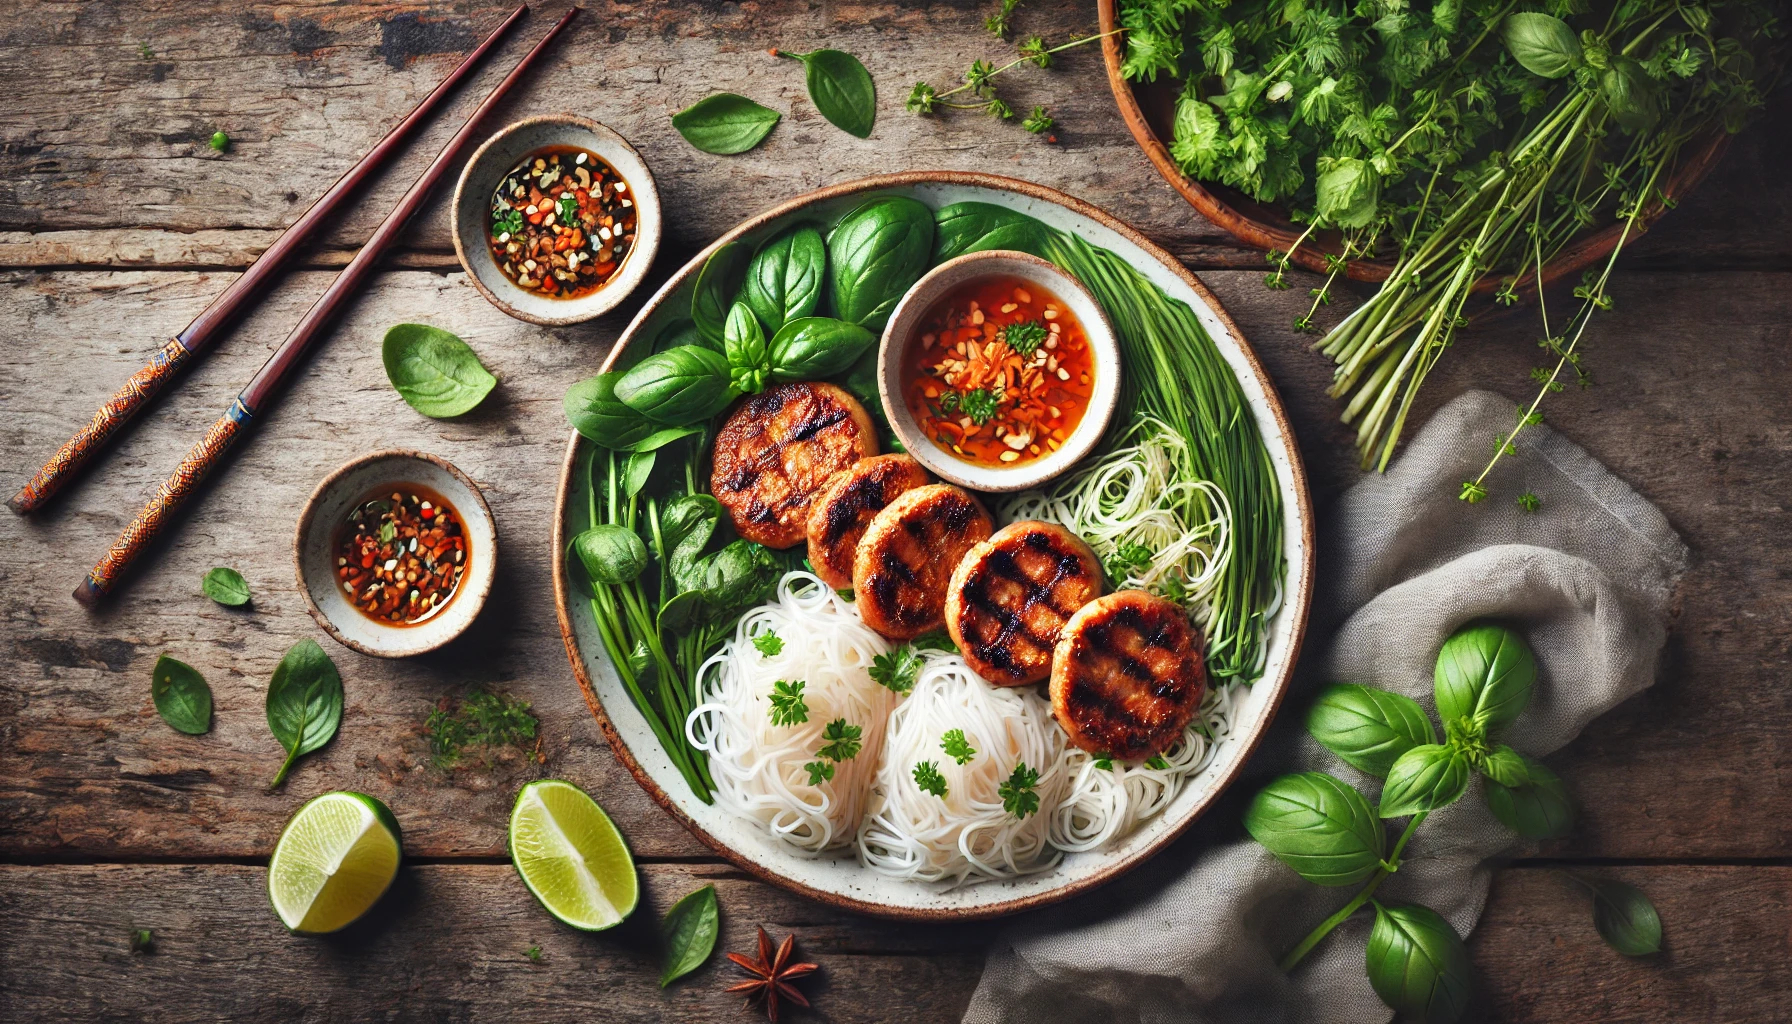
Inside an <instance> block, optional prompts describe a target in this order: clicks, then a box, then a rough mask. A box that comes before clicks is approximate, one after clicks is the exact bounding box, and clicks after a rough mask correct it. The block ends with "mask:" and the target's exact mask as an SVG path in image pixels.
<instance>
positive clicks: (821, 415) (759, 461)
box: [723, 400, 852, 517]
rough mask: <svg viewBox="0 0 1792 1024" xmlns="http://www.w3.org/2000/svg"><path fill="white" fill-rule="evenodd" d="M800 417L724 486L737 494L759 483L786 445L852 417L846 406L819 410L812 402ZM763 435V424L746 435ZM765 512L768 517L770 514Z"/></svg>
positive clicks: (759, 436)
mask: <svg viewBox="0 0 1792 1024" xmlns="http://www.w3.org/2000/svg"><path fill="white" fill-rule="evenodd" d="M776 404H777V409H774V410H773V412H776V411H777V410H778V409H782V408H783V407H784V403H783V401H782V400H779V401H778V402H777V403H776ZM754 415H755V416H756V417H757V416H758V415H759V412H758V410H757V409H755V410H754ZM802 417H803V418H802V419H801V420H798V421H797V423H796V425H795V427H794V429H792V430H791V432H790V434H789V436H787V437H785V438H784V439H783V440H780V441H773V442H772V443H771V444H769V445H767V446H766V447H765V448H764V449H763V450H761V451H760V452H759V454H758V455H755V456H754V457H753V459H752V460H751V461H749V462H747V463H745V464H743V465H742V466H741V467H740V468H739V469H737V470H735V471H734V472H733V473H732V474H730V475H729V477H728V479H727V480H725V481H723V486H725V487H727V488H728V489H729V490H731V491H734V492H736V493H739V492H740V491H744V490H746V489H747V488H749V487H751V486H753V484H754V483H756V482H758V480H759V475H760V474H761V473H763V472H765V471H766V470H767V469H770V468H771V467H773V466H776V465H778V464H779V463H781V462H783V461H784V449H785V447H787V446H789V445H793V444H799V443H801V442H804V441H808V440H810V439H811V438H813V437H815V436H816V435H817V434H819V433H821V432H822V431H824V430H826V429H828V428H829V427H831V426H834V425H835V424H837V423H840V422H841V421H843V420H848V419H851V418H852V414H851V413H848V412H847V411H846V410H845V409H839V408H833V409H818V408H816V407H815V405H814V404H811V405H810V406H809V408H808V409H806V410H804V411H803V413H802ZM764 436H765V428H764V427H763V426H760V427H759V429H758V430H755V431H754V432H753V433H752V434H750V435H748V437H749V439H751V440H757V439H758V438H761V437H764ZM784 504H786V505H787V506H788V505H789V504H791V502H788V501H786V502H785V503H784ZM767 515H768V517H769V516H770V513H768V514H767Z"/></svg>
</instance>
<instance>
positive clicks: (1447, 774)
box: [1380, 743, 1472, 818]
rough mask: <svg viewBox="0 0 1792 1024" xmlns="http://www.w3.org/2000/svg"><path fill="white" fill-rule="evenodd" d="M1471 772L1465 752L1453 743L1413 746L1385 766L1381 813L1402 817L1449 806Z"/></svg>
mask: <svg viewBox="0 0 1792 1024" xmlns="http://www.w3.org/2000/svg"><path fill="white" fill-rule="evenodd" d="M1471 775H1472V773H1471V772H1470V771H1469V765H1468V757H1467V755H1465V754H1464V753H1463V752H1462V751H1461V750H1460V749H1458V748H1456V747H1454V746H1444V745H1442V744H1438V743H1426V744H1422V745H1420V746H1417V747H1413V748H1412V749H1411V750H1408V751H1407V752H1406V753H1404V754H1401V755H1400V757H1399V758H1398V759H1397V760H1395V761H1394V765H1393V767H1392V768H1389V769H1388V781H1387V784H1386V785H1384V786H1382V787H1381V812H1380V813H1381V816H1382V817H1384V818H1404V817H1406V816H1407V815H1409V814H1419V813H1421V812H1424V811H1435V810H1437V809H1438V808H1440V807H1448V806H1449V805H1450V804H1453V803H1455V802H1456V801H1458V800H1460V799H1462V794H1464V793H1466V792H1468V783H1469V778H1470V776H1471Z"/></svg>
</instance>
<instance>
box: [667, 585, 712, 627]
mask: <svg viewBox="0 0 1792 1024" xmlns="http://www.w3.org/2000/svg"><path fill="white" fill-rule="evenodd" d="M710 612H711V609H710V607H709V603H708V602H706V601H705V600H703V594H702V593H701V592H700V591H696V590H687V591H684V592H683V593H681V594H674V595H672V599H671V600H669V601H667V602H666V603H665V604H662V605H660V610H659V615H658V618H657V619H656V622H657V623H658V625H659V628H660V632H662V633H664V632H672V633H683V632H686V631H688V630H692V629H695V628H697V627H698V626H701V625H703V624H704V623H706V622H708V621H709V620H710Z"/></svg>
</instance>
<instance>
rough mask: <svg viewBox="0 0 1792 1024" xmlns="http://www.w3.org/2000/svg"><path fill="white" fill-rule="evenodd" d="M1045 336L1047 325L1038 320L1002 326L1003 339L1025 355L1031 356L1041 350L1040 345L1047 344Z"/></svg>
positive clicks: (1010, 346)
mask: <svg viewBox="0 0 1792 1024" xmlns="http://www.w3.org/2000/svg"><path fill="white" fill-rule="evenodd" d="M1045 337H1046V330H1045V325H1044V324H1042V323H1040V322H1039V321H1037V320H1028V321H1026V322H1024V323H1018V324H1009V325H1008V326H1007V327H1004V328H1002V340H1003V341H1005V342H1007V343H1008V347H1009V348H1011V349H1013V350H1014V351H1016V352H1019V353H1020V354H1021V355H1023V356H1031V355H1032V354H1033V353H1035V352H1037V351H1039V346H1041V345H1043V344H1045Z"/></svg>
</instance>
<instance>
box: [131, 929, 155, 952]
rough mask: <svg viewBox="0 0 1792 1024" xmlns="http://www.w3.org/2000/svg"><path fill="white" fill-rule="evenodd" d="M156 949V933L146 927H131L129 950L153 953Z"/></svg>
mask: <svg viewBox="0 0 1792 1024" xmlns="http://www.w3.org/2000/svg"><path fill="white" fill-rule="evenodd" d="M155 951H156V933H155V932H153V931H151V930H149V929H148V928H133V929H131V952H133V953H154V952H155Z"/></svg>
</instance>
